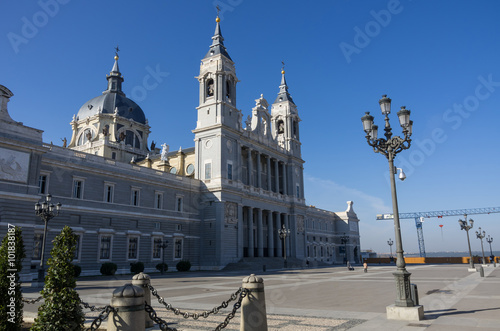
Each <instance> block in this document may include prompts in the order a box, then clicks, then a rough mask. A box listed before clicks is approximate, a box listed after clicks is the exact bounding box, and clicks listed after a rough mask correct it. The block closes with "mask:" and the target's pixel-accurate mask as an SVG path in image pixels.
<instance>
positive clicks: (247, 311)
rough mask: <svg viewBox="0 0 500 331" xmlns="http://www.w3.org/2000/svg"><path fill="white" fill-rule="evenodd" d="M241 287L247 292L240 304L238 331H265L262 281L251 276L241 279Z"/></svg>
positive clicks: (264, 302)
mask: <svg viewBox="0 0 500 331" xmlns="http://www.w3.org/2000/svg"><path fill="white" fill-rule="evenodd" d="M242 287H243V288H245V289H247V290H248V291H249V292H248V294H247V295H246V296H245V297H244V298H243V301H242V302H241V324H240V331H267V315H266V298H265V295H264V280H263V279H262V278H261V277H256V276H255V275H254V274H251V275H250V276H249V277H245V278H243V283H242Z"/></svg>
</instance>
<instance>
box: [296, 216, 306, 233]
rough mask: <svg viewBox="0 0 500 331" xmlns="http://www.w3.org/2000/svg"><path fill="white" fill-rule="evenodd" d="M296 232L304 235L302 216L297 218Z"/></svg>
mask: <svg viewBox="0 0 500 331" xmlns="http://www.w3.org/2000/svg"><path fill="white" fill-rule="evenodd" d="M297 232H299V233H304V216H300V215H299V216H297Z"/></svg>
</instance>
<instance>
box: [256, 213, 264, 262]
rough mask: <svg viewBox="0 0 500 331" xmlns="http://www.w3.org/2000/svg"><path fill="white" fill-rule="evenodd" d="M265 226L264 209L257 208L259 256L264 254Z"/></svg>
mask: <svg viewBox="0 0 500 331" xmlns="http://www.w3.org/2000/svg"><path fill="white" fill-rule="evenodd" d="M263 228H264V227H263V226H262V209H261V208H259V209H257V256H258V257H263V256H264V229H263Z"/></svg>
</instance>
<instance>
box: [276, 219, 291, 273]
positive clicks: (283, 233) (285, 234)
mask: <svg viewBox="0 0 500 331" xmlns="http://www.w3.org/2000/svg"><path fill="white" fill-rule="evenodd" d="M278 233H279V235H280V238H281V239H282V240H283V259H284V262H283V263H284V264H283V265H284V266H285V268H287V262H286V237H288V236H289V235H290V229H287V228H285V224H283V226H282V228H281V229H279V230H278Z"/></svg>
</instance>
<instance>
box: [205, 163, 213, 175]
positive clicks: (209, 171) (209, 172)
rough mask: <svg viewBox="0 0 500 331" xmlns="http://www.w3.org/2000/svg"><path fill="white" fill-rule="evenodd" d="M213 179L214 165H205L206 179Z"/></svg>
mask: <svg viewBox="0 0 500 331" xmlns="http://www.w3.org/2000/svg"><path fill="white" fill-rule="evenodd" d="M211 178H212V163H205V179H211Z"/></svg>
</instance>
